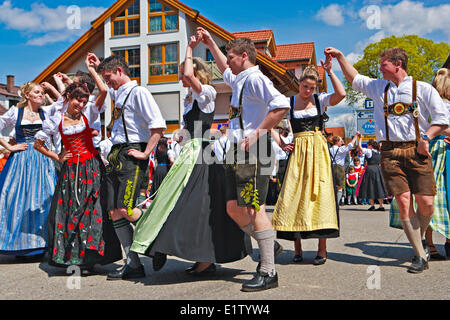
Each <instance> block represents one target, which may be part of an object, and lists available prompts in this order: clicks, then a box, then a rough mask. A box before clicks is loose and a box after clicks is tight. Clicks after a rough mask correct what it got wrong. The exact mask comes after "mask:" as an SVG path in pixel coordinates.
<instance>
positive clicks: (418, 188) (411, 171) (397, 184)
mask: <svg viewBox="0 0 450 320" xmlns="http://www.w3.org/2000/svg"><path fill="white" fill-rule="evenodd" d="M389 88H390V84H388V85H387V86H386V89H385V91H384V117H385V124H386V140H385V141H382V142H381V158H382V159H381V171H382V173H383V178H384V184H385V187H386V189H387V192H388V194H389V195H390V196H395V195H398V194H402V193H405V192H411V193H412V194H421V195H429V196H432V195H435V194H436V183H435V180H434V174H433V166H432V162H431V159H429V158H428V157H427V156H424V155H421V154H419V153H418V152H417V145H418V142H419V139H420V128H419V116H420V111H419V108H418V104H417V81H416V80H413V91H412V96H413V97H412V100H413V101H412V104H406V103H401V102H400V103H394V104H393V105H390V106H389V105H388V93H389ZM409 113H412V114H413V117H414V128H415V133H416V140H415V141H400V142H394V141H390V137H389V126H388V116H389V114H393V115H397V116H403V115H405V114H409Z"/></svg>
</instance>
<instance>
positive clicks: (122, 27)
mask: <svg viewBox="0 0 450 320" xmlns="http://www.w3.org/2000/svg"><path fill="white" fill-rule="evenodd" d="M139 7H140V6H139V0H136V1H135V2H133V3H132V4H131V5H130V6H129V7H128V8H126V9H125V10H124V11H123V12H121V13H120V14H119V15H117V16H116V17H115V18H114V20H113V21H112V33H111V34H112V36H113V37H118V36H128V35H135V34H139V33H140V8H139Z"/></svg>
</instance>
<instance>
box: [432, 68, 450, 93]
mask: <svg viewBox="0 0 450 320" xmlns="http://www.w3.org/2000/svg"><path fill="white" fill-rule="evenodd" d="M433 87H435V88H436V90H437V92H439V95H440V96H441V97H442V98H443V99H447V100H450V72H449V69H447V68H442V69H440V70H438V72H437V73H436V77H435V78H434V80H433Z"/></svg>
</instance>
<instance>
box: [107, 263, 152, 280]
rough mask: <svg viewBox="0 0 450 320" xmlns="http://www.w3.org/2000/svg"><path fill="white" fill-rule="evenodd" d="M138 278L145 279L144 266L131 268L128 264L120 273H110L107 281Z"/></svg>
mask: <svg viewBox="0 0 450 320" xmlns="http://www.w3.org/2000/svg"><path fill="white" fill-rule="evenodd" d="M138 278H145V269H144V266H143V265H142V264H141V265H140V266H139V267H137V268H131V267H130V266H129V265H128V264H126V265H125V266H124V267H123V268H122V269H120V270H119V271H115V272H111V273H109V274H108V277H107V278H106V280H128V279H138Z"/></svg>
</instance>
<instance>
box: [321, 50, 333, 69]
mask: <svg viewBox="0 0 450 320" xmlns="http://www.w3.org/2000/svg"><path fill="white" fill-rule="evenodd" d="M325 57H326V58H325V62H324V61H323V60H320V64H321V65H322V67H323V69H324V70H325V71H326V72H327V73H328V74H330V73H331V70H332V68H333V57H332V56H331V55H330V54H325Z"/></svg>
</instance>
